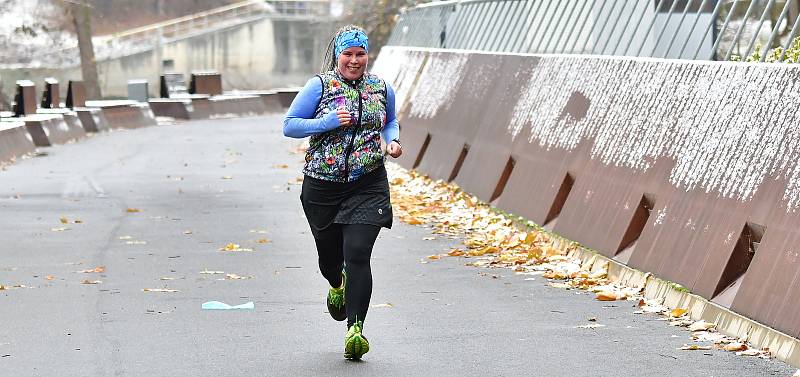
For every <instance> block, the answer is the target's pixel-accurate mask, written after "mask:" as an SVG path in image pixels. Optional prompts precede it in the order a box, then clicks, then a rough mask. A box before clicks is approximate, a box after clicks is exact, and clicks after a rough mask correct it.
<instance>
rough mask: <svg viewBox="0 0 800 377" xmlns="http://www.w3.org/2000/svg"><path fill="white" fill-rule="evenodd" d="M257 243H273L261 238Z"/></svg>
mask: <svg viewBox="0 0 800 377" xmlns="http://www.w3.org/2000/svg"><path fill="white" fill-rule="evenodd" d="M256 242H258V243H261V244H266V243H270V242H271V241H270V240H269V239H268V238H261V239H259V240H258V241H256Z"/></svg>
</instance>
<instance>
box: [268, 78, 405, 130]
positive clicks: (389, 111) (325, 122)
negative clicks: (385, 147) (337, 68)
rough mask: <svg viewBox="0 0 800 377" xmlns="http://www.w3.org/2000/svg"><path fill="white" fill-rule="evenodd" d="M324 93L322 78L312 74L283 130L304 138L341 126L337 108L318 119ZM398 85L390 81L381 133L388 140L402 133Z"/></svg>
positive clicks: (285, 121) (294, 104) (289, 114)
mask: <svg viewBox="0 0 800 377" xmlns="http://www.w3.org/2000/svg"><path fill="white" fill-rule="evenodd" d="M321 95H322V83H321V82H320V80H319V78H317V77H312V78H311V79H309V80H308V82H306V85H305V86H304V87H303V89H301V90H300V92H299V93H297V96H296V97H295V98H294V101H292V105H291V106H290V107H289V110H288V111H287V112H286V117H285V118H284V119H283V134H284V135H285V136H288V137H292V138H297V139H302V138H304V137H308V136H311V135H314V134H319V133H323V132H327V131H330V130H333V129H335V128H337V127H339V118H337V117H336V112H333V111H331V112H329V113H327V114H325V115H324V116H323V117H322V118H318V119H314V113H315V112H316V111H317V104H318V103H319V99H320V96H321ZM394 106H395V105H394V89H393V88H392V86H391V85H389V84H388V83H387V84H386V124H385V125H384V127H383V131H381V137H383V140H385V141H386V142H387V143H388V142H391V141H392V140H395V139H397V138H398V137H399V136H400V126H399V124H398V122H397V116H396V114H395V108H394Z"/></svg>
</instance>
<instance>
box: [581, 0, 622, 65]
mask: <svg viewBox="0 0 800 377" xmlns="http://www.w3.org/2000/svg"><path fill="white" fill-rule="evenodd" d="M606 4H608V1H603V5H600V12H599V13H598V14H597V17H598V18H600V17H602V15H603V10H604V9H605V8H606ZM611 10H614V5H613V3H612V5H611ZM596 26H597V20H593V22H592V27H590V28H589V35H588V36H587V37H586V42H583V48H581V53H582V54H583V53H585V52H586V46H589V41H590V40H591V39H592V34H593V33H594V28H595V27H596ZM592 51H594V46H592Z"/></svg>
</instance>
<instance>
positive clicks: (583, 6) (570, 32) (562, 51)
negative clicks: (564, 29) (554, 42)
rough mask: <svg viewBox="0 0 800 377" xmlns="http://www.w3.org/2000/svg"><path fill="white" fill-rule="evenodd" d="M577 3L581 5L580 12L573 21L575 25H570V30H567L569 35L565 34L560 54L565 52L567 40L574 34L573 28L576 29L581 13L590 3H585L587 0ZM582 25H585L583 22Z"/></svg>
mask: <svg viewBox="0 0 800 377" xmlns="http://www.w3.org/2000/svg"><path fill="white" fill-rule="evenodd" d="M579 1H580V2H582V3H583V5H581V10H580V11H578V18H577V19H575V23H574V24H573V25H572V28H571V29H569V33H567V34H566V35H567V40H565V41H564V48H562V49H561V51H560V53H562V54H563V53H564V51H566V50H567V45H568V44H569V40H570V39H571V38H572V36H573V35H574V34H575V28H576V27H578V22H579V21H580V20H581V15H582V14H583V11H584V10H585V9H586V5H588V4H590V2H589V1H587V0H579ZM593 3H594V2H592V4H593ZM589 9H591V8H589ZM584 24H586V23H585V22H584ZM576 39H577V38H576Z"/></svg>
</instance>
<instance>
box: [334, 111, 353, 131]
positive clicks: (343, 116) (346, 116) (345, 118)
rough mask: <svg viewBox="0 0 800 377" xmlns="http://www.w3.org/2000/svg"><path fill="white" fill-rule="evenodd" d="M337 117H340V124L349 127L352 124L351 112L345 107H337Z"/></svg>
mask: <svg viewBox="0 0 800 377" xmlns="http://www.w3.org/2000/svg"><path fill="white" fill-rule="evenodd" d="M336 118H338V119H339V125H340V126H342V127H347V126H349V125H350V112H349V111H347V110H346V109H344V108H343V107H340V108H338V109H336Z"/></svg>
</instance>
